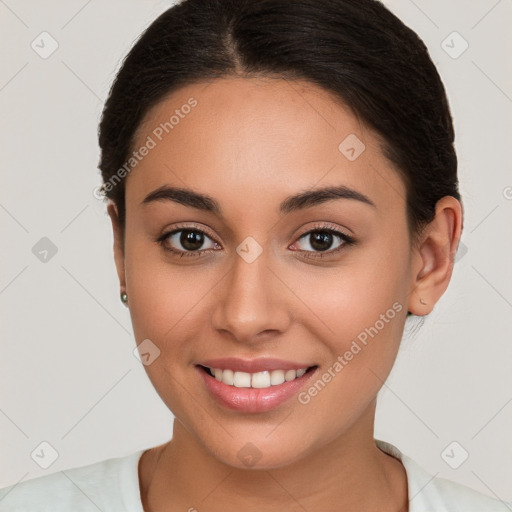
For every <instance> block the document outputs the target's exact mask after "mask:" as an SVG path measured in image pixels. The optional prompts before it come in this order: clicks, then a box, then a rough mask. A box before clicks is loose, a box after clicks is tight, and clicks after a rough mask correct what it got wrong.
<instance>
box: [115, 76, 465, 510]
mask: <svg viewBox="0 0 512 512" xmlns="http://www.w3.org/2000/svg"><path fill="white" fill-rule="evenodd" d="M190 97H194V98H195V99H196V100H197V101H198V104H197V106H196V107H195V108H193V109H192V110H191V112H190V113H189V114H187V115H186V116H185V117H184V118H183V119H180V122H179V124H177V125H176V126H175V127H174V128H173V130H172V131H171V132H170V133H169V134H166V135H165V136H164V137H163V139H162V141H161V142H159V143H158V144H157V145H156V147H155V148H153V149H152V150H151V151H150V152H149V153H148V155H147V156H145V157H144V158H143V159H142V161H140V162H139V163H138V165H137V166H136V167H135V168H134V169H133V170H132V171H131V173H130V174H129V175H128V177H127V179H126V226H125V231H124V233H123V231H122V230H121V228H120V226H119V221H118V217H117V209H116V207H115V205H114V204H113V203H112V204H110V205H109V207H108V213H109V215H110V218H111V220H112V227H113V232H114V256H115V262H116V268H117V272H118V276H119V280H120V285H121V289H122V290H123V291H124V290H126V292H127V294H128V305H129V308H130V314H131V318H132V323H133V328H134V333H135V336H136V342H137V344H138V343H140V342H141V341H142V340H144V339H147V338H149V339H150V340H151V341H152V342H153V343H154V344H155V345H156V346H157V347H158V348H159V350H160V356H159V357H157V358H156V359H155V360H154V361H153V362H152V363H151V364H150V365H148V366H145V369H146V371H147V374H148V376H149V378H150V380H151V382H152V384H153V386H154V387H155V389H156V391H157V392H158V394H159V395H160V397H161V398H162V400H163V401H164V403H165V404H166V405H167V407H168V408H169V409H170V410H171V411H172V412H173V414H174V416H175V421H174V431H173V438H172V440H171V441H169V442H168V443H165V444H163V445H161V446H158V447H155V448H152V449H150V450H148V451H146V452H145V453H144V455H143V456H142V458H141V460H140V465H139V477H140V486H141V497H142V500H143V505H144V508H145V510H146V511H152V512H158V511H175V510H176V511H177V510H181V511H184V510H193V509H194V508H195V509H196V510H198V511H201V510H208V511H214V512H216V511H221V510H222V511H223V512H229V511H231V510H233V511H234V510H236V511H240V510H249V511H270V510H272V511H274V510H288V511H295V510H297V511H299V510H302V511H303V510H326V511H331V510H332V511H334V510H336V511H338V512H344V511H351V512H352V511H354V510H358V511H370V510H371V511H375V510H379V511H381V512H388V511H389V512H397V511H406V510H408V496H407V478H406V473H405V470H404V468H403V466H402V464H401V463H400V462H399V461H398V460H397V459H395V458H393V457H391V456H389V455H387V454H385V453H384V452H382V451H381V450H380V449H378V448H377V446H376V444H375V441H374V438H373V427H374V417H375V406H376V396H377V393H378V391H379V389H380V388H381V386H382V384H383V382H384V381H385V380H386V378H387V376H388V374H389V372H390V370H391V368H392V366H393V363H394V360H395V357H396V355H397V351H398V348H399V345H400V341H401V336H402V332H403V328H404V323H405V318H406V313H407V310H409V311H411V312H412V313H414V314H416V315H425V314H428V313H429V312H430V311H431V310H432V308H433V307H434V305H435V303H436V302H437V300H438V299H439V298H440V297H441V295H442V294H443V293H444V291H445V290H446V288H447V286H448V283H449V281H450V278H451V274H452V267H453V258H454V254H455V251H456V248H457V245H458V242H459V239H460V234H461V224H462V209H461V205H460V203H459V202H458V201H457V200H456V199H454V198H453V197H444V198H442V199H441V200H440V201H439V202H438V203H437V206H436V216H435V219H434V220H433V221H432V222H431V223H430V224H429V225H428V226H427V228H426V229H425V231H424V232H423V234H422V236H421V238H420V239H419V241H418V243H417V244H412V243H411V237H410V234H409V232H408V228H407V216H406V207H405V194H406V193H405V185H404V183H403V181H402V179H401V177H400V175H399V173H398V172H397V170H396V169H395V168H394V167H393V165H392V164H391V163H390V162H389V161H388V160H387V159H386V158H385V157H384V156H383V154H382V151H381V148H380V146H379V139H378V137H377V136H376V134H374V133H373V132H372V131H371V130H369V129H368V128H367V127H365V126H364V125H362V124H361V123H360V122H359V121H358V120H357V118H356V117H355V116H354V115H353V114H352V112H351V111H350V110H349V109H348V108H347V107H345V106H344V105H342V104H341V103H340V102H339V101H336V100H335V99H334V98H333V97H332V96H331V95H330V94H329V93H327V92H326V91H324V90H323V89H320V88H318V87H317V86H315V85H313V84H310V83H308V82H301V81H296V82H288V81H285V80H282V79H269V78H267V79H261V78H222V79H216V80H214V81H212V82H210V83H208V84H205V83H197V84H194V85H188V86H186V87H184V88H182V89H180V90H178V91H175V92H173V93H172V94H171V95H169V96H168V97H167V98H165V99H164V100H162V101H161V102H160V103H158V104H157V105H156V106H155V107H154V108H153V109H152V110H151V111H150V112H149V113H148V114H147V116H146V118H145V119H144V122H143V123H142V124H141V126H140V127H139V130H138V132H137V137H136V140H135V144H134V147H136V148H138V147H140V146H141V145H142V144H144V141H146V138H147V136H148V135H151V133H152V130H154V128H155V127H156V126H158V125H159V124H160V123H161V122H165V121H166V120H168V119H169V117H170V115H172V113H173V112H174V111H175V109H177V108H180V107H181V106H182V105H183V104H185V103H186V102H187V100H188V99H189V98H190ZM349 134H356V135H357V137H358V138H359V139H360V140H361V141H363V142H364V144H365V146H366V149H365V150H364V152H363V153H362V154H361V155H360V156H359V157H358V158H357V159H356V160H354V161H349V160H348V159H347V158H346V157H345V156H344V155H343V154H342V153H341V152H340V150H339V149H338V146H339V144H340V142H341V141H343V140H344V139H345V137H347V135H349ZM164 184H167V185H170V186H179V187H185V188H191V189H193V190H194V191H197V192H200V193H204V194H208V195H209V196H211V197H213V198H214V199H215V200H216V201H218V203H219V204H220V206H221V208H222V216H219V215H217V214H215V213H211V212H204V211H201V210H198V209H195V208H190V207H187V206H184V205H181V204H178V203H175V202H172V201H157V202H153V203H149V204H146V205H141V202H142V201H143V199H144V198H145V197H146V195H147V194H149V193H150V192H152V191H153V190H154V189H156V188H158V187H160V186H161V185H164ZM327 185H345V186H347V187H350V188H352V189H355V190H357V191H359V192H361V193H363V194H365V195H366V196H367V197H369V198H370V199H371V200H372V201H373V203H374V204H375V207H373V206H370V205H367V204H365V203H363V202H360V201H357V200H354V199H337V200H331V201H326V202H323V203H322V204H319V205H315V206H313V207H311V208H308V209H304V210H301V211H296V212H292V213H290V214H288V215H279V213H278V206H279V204H280V203H281V201H283V200H284V199H285V198H286V197H288V196H290V195H293V194H297V193H298V192H303V191H306V190H310V189H315V188H321V187H324V186H327ZM178 223H185V224H186V227H187V228H188V229H195V230H196V231H197V229H198V228H199V229H202V230H203V231H205V232H206V233H207V234H206V236H205V238H204V244H203V245H202V246H200V249H199V250H207V249H212V248H215V247H217V250H216V251H213V252H210V253H204V254H203V255H202V256H201V257H183V258H180V257H178V256H175V255H172V254H170V253H169V252H167V251H166V250H165V249H164V248H163V247H162V246H161V245H159V244H158V243H157V242H155V240H156V239H157V238H158V237H159V236H161V235H163V234H164V233H166V232H169V231H171V230H172V229H176V224H178ZM318 223H322V224H326V225H328V226H329V227H332V228H334V229H338V230H342V231H345V232H347V233H349V234H351V235H352V236H353V237H354V238H355V239H356V243H355V244H354V245H345V246H344V248H343V249H342V250H341V251H339V252H337V253H332V254H331V255H329V256H328V255H327V254H326V256H325V257H323V258H318V257H317V258H315V255H318V254H319V253H321V252H322V251H321V250H318V249H315V246H314V245H313V244H312V242H311V237H310V235H309V234H307V233H310V232H311V231H312V230H314V226H315V225H316V224H318ZM180 228H181V229H185V228H183V227H181V226H180ZM180 234H181V233H180ZM305 234H306V236H304V235H305ZM248 236H251V237H253V238H254V239H255V240H256V241H257V242H258V243H259V245H260V246H261V248H262V253H261V255H260V256H259V257H258V258H257V259H256V260H255V261H254V262H252V263H250V264H249V263H247V262H246V261H245V260H244V259H243V258H241V257H240V256H239V255H238V253H237V252H236V248H237V247H238V246H239V245H240V244H241V243H242V241H244V240H245V239H246V237H248ZM215 242H217V244H218V245H216V244H215ZM340 243H343V241H342V240H341V239H339V238H338V237H336V236H334V237H333V239H332V243H331V245H330V246H328V247H327V251H329V250H330V251H332V250H333V249H334V248H336V247H338V246H339V245H340ZM169 245H170V246H171V247H173V248H174V249H176V250H182V251H184V250H186V248H185V247H184V246H183V245H182V244H181V243H180V241H179V234H178V236H174V237H173V239H172V240H171V239H170V238H168V239H167V246H169ZM300 250H302V251H304V253H306V254H307V255H309V256H312V257H311V258H306V257H305V256H304V255H303V254H301V253H300ZM196 252H197V251H196ZM420 298H421V299H422V301H423V302H424V303H425V304H423V303H421V302H420ZM393 303H399V304H400V305H401V306H402V309H401V311H400V312H398V313H397V314H396V316H394V318H393V319H392V320H390V321H389V322H388V323H385V326H384V327H383V328H381V329H380V330H379V332H378V334H377V335H376V336H375V337H374V338H373V339H371V342H369V343H368V345H367V346H365V347H364V348H363V350H361V351H360V352H359V353H358V354H357V356H355V357H354V358H353V359H352V360H351V361H350V362H349V363H348V364H347V365H346V366H345V367H344V368H343V370H342V371H341V372H339V373H338V374H336V377H335V378H333V379H332V380H331V381H330V382H329V383H328V384H327V385H326V386H325V387H324V388H323V389H322V390H321V392H319V393H318V394H317V395H316V396H315V397H313V398H311V400H310V402H309V403H307V404H302V403H300V402H299V401H298V400H297V397H296V396H295V397H292V398H291V399H290V400H288V401H287V402H285V403H284V404H283V405H281V406H279V407H277V408H276V409H274V410H271V411H269V412H265V413H258V414H254V413H253V414H249V413H247V414H242V413H240V412H237V411H233V410H228V409H226V408H224V407H223V406H222V405H220V404H219V403H217V402H216V401H215V400H214V399H213V398H212V396H211V395H210V394H209V391H208V390H207V389H206V387H205V385H204V383H203V381H202V379H201V378H200V376H199V375H198V372H197V370H196V368H195V364H196V363H198V362H199V361H201V360H204V359H207V358H208V359H209V358H216V357H224V356H235V357H240V358H247V359H252V358H256V357H276V358H282V359H286V360H291V361H297V362H301V363H305V364H304V366H311V365H313V364H316V365H318V370H317V376H321V375H322V374H323V373H325V372H326V371H327V370H328V368H329V367H332V365H333V363H334V362H335V361H336V359H337V357H338V356H339V355H340V354H344V353H345V352H346V351H347V350H348V349H349V348H350V345H351V343H352V341H353V340H354V339H355V338H356V337H357V335H358V334H359V333H361V332H362V331H364V329H365V328H368V327H370V326H373V325H375V323H376V321H377V320H378V319H379V318H380V315H381V314H383V313H385V312H386V311H387V310H388V309H389V308H391V307H392V305H393ZM314 380H316V378H315V379H314ZM248 442H250V443H252V444H253V445H255V446H256V447H257V450H258V451H259V454H260V457H261V458H260V459H259V460H258V461H257V462H256V463H255V464H254V465H253V466H251V467H248V466H246V465H245V464H244V463H243V461H242V460H241V459H240V458H238V456H237V454H238V452H239V450H240V449H241V448H242V447H243V446H244V445H246V443H248Z"/></svg>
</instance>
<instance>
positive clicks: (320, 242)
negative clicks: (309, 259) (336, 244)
mask: <svg viewBox="0 0 512 512" xmlns="http://www.w3.org/2000/svg"><path fill="white" fill-rule="evenodd" d="M311 237H312V241H311V242H310V243H311V247H313V248H314V249H317V250H319V251H325V250H326V249H328V248H329V247H330V245H331V243H332V234H331V233H327V232H325V231H323V232H318V233H312V234H311Z"/></svg>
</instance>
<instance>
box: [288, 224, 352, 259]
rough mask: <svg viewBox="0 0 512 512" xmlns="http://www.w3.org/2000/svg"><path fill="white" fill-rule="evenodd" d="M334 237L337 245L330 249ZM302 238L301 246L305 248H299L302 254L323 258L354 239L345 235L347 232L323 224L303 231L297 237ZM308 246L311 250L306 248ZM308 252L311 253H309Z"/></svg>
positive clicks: (349, 243) (339, 249) (308, 256)
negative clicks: (305, 231)
mask: <svg viewBox="0 0 512 512" xmlns="http://www.w3.org/2000/svg"><path fill="white" fill-rule="evenodd" d="M336 238H337V239H338V240H339V242H338V244H337V245H335V247H334V249H331V246H332V245H333V243H336ZM302 239H304V241H305V243H304V244H303V246H305V247H306V250H304V249H301V250H300V251H299V252H302V253H304V256H305V257H307V258H323V257H325V256H328V255H331V254H333V253H336V252H338V251H341V250H342V249H343V248H344V247H345V246H346V245H352V244H354V243H355V239H354V238H353V237H351V236H350V235H347V233H344V232H343V231H341V230H338V229H334V228H332V227H330V226H325V225H317V226H315V227H314V229H312V230H310V231H308V232H307V233H304V234H303V235H302V236H301V237H300V238H299V241H300V240H302ZM298 243H299V242H295V243H294V244H293V246H295V245H297V244H298ZM293 246H292V247H293ZM308 246H309V247H311V248H312V249H313V250H308V249H307V247H308ZM308 253H313V254H312V255H311V254H308Z"/></svg>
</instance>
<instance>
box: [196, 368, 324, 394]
mask: <svg viewBox="0 0 512 512" xmlns="http://www.w3.org/2000/svg"><path fill="white" fill-rule="evenodd" d="M197 366H198V367H199V368H201V369H202V370H203V371H204V372H205V373H206V374H207V375H209V376H210V377H213V378H215V379H216V380H218V381H219V382H222V383H224V384H226V385H227V386H232V387H236V388H257V389H265V388H270V387H272V386H279V385H281V384H283V383H284V382H291V381H293V380H296V379H299V378H301V377H302V376H303V375H305V374H306V373H309V372H311V371H314V370H315V369H316V368H317V366H316V365H315V366H310V367H307V368H300V369H297V370H271V371H261V372H255V373H248V372H240V371H233V370H230V369H221V368H210V367H209V366H203V365H200V364H199V365H197Z"/></svg>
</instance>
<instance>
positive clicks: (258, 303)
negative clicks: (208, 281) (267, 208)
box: [214, 237, 288, 341]
mask: <svg viewBox="0 0 512 512" xmlns="http://www.w3.org/2000/svg"><path fill="white" fill-rule="evenodd" d="M269 260H270V251H269V250H263V248H261V246H259V244H257V242H256V243H255V240H254V239H252V240H251V239H250V237H249V239H246V240H244V242H242V243H241V244H240V245H239V246H238V247H237V252H236V254H234V255H233V262H232V267H231V271H230V273H229V274H228V276H227V278H226V280H225V281H224V286H223V288H222V296H221V298H220V300H219V301H218V303H217V308H216V311H215V315H214V326H215V328H217V329H219V330H226V331H229V332H231V333H232V335H233V337H234V338H235V339H237V340H239V341H251V340H253V339H254V338H255V337H256V336H257V335H258V334H259V333H261V332H263V331H282V330H284V329H285V328H286V323H287V319H288V315H287V312H286V310H285V303H284V301H283V300H279V299H280V298H279V297H278V295H280V293H279V290H278V286H279V284H280V283H279V280H277V279H276V277H275V276H274V274H273V272H272V271H271V270H270V268H269V267H270V266H271V262H270V261H269ZM281 286H282V285H281Z"/></svg>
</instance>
